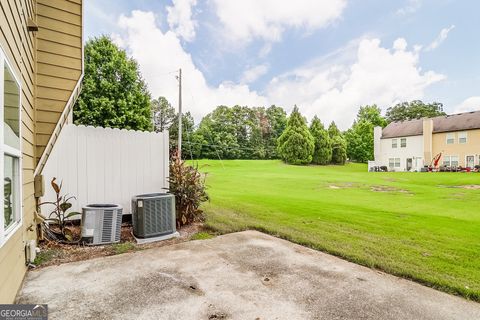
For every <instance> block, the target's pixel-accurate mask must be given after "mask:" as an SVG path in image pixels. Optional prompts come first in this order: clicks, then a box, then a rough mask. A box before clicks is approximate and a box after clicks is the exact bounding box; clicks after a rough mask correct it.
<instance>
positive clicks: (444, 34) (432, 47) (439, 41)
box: [425, 24, 455, 51]
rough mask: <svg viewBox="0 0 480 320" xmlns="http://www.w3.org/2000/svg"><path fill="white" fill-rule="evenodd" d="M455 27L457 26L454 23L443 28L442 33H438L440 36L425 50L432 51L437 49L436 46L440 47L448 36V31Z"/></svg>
mask: <svg viewBox="0 0 480 320" xmlns="http://www.w3.org/2000/svg"><path fill="white" fill-rule="evenodd" d="M453 28H455V26H454V25H453V24H452V25H451V26H450V27H448V28H443V29H442V30H441V31H440V34H439V35H438V37H437V38H436V39H435V40H433V41H432V43H430V44H429V45H428V46H427V47H426V48H425V51H432V50H435V49H436V48H438V46H439V45H441V44H442V42H443V41H445V40H446V39H447V37H448V33H449V32H450V31H452V29H453Z"/></svg>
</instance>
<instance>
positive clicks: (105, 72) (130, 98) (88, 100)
mask: <svg viewBox="0 0 480 320" xmlns="http://www.w3.org/2000/svg"><path fill="white" fill-rule="evenodd" d="M73 116H74V121H75V123H78V124H84V125H93V126H101V127H111V128H125V129H133V130H152V129H153V125H152V114H151V108H150V94H149V92H148V90H147V86H146V84H145V82H144V80H143V79H142V76H141V74H140V71H139V67H138V64H137V62H136V61H135V60H133V59H132V58H129V57H127V54H126V53H125V51H124V50H121V49H119V48H118V47H117V46H116V45H115V44H114V43H113V42H112V40H111V39H110V38H108V37H107V36H101V37H98V38H94V39H91V40H89V41H88V42H87V43H86V45H85V75H84V78H83V87H82V93H81V94H80V96H79V98H78V99H77V102H76V105H75V107H74V111H73Z"/></svg>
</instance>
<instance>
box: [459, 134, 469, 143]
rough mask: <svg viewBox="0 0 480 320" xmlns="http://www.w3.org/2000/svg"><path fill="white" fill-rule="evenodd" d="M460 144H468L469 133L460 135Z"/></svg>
mask: <svg viewBox="0 0 480 320" xmlns="http://www.w3.org/2000/svg"><path fill="white" fill-rule="evenodd" d="M458 143H467V132H465V131H464V132H459V133H458Z"/></svg>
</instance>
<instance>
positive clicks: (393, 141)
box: [392, 139, 397, 149]
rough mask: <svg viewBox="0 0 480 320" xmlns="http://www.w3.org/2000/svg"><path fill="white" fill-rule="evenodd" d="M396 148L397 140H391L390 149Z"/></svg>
mask: <svg viewBox="0 0 480 320" xmlns="http://www.w3.org/2000/svg"><path fill="white" fill-rule="evenodd" d="M396 147H397V139H392V148H394V149H395V148H396Z"/></svg>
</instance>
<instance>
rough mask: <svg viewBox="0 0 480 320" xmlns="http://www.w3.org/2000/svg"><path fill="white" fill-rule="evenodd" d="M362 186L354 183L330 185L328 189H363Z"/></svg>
mask: <svg viewBox="0 0 480 320" xmlns="http://www.w3.org/2000/svg"><path fill="white" fill-rule="evenodd" d="M361 187H362V185H361V184H359V183H353V182H343V183H329V184H328V188H330V189H350V188H361Z"/></svg>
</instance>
